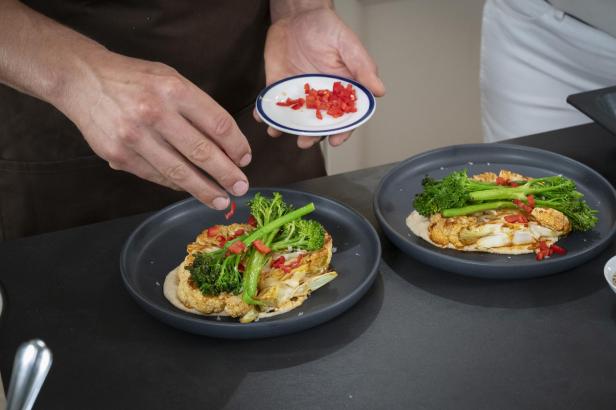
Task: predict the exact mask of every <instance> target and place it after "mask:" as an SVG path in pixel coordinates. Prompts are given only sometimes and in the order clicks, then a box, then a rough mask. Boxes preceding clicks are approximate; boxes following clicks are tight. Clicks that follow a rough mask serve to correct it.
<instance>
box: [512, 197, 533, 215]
mask: <svg viewBox="0 0 616 410" xmlns="http://www.w3.org/2000/svg"><path fill="white" fill-rule="evenodd" d="M513 203H514V204H515V206H517V207H518V208H520V210H522V211H524V212H526V213H527V214H529V213H531V212H532V211H533V208H531V207H530V206H528V205H526V204H525V203H524V202H522V201H520V200H519V199H514V200H513Z"/></svg>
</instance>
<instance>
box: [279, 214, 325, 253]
mask: <svg viewBox="0 0 616 410" xmlns="http://www.w3.org/2000/svg"><path fill="white" fill-rule="evenodd" d="M324 240H325V229H323V226H322V225H321V224H320V223H318V222H317V221H315V220H304V219H296V220H294V221H291V222H288V223H287V224H285V225H284V226H283V227H282V232H281V233H280V235H278V237H277V238H276V240H275V241H274V243H272V245H271V249H272V250H273V251H280V250H285V249H291V250H296V249H303V250H307V251H315V250H317V249H321V248H322V247H323V242H324Z"/></svg>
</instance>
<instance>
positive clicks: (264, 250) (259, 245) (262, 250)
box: [252, 239, 272, 255]
mask: <svg viewBox="0 0 616 410" xmlns="http://www.w3.org/2000/svg"><path fill="white" fill-rule="evenodd" d="M252 246H254V247H255V249H256V250H257V251H259V252H260V253H262V254H263V255H267V254H268V253H270V252H271V251H272V250H271V249H270V248H269V246H267V245H266V244H264V243H263V241H262V240H261V239H257V240H256V241H254V242H253V243H252Z"/></svg>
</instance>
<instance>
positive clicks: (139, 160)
mask: <svg viewBox="0 0 616 410" xmlns="http://www.w3.org/2000/svg"><path fill="white" fill-rule="evenodd" d="M109 166H110V167H111V168H112V169H115V170H117V171H127V172H130V173H131V174H134V175H136V176H138V177H139V178H142V179H145V180H147V181H150V182H153V183H155V184H158V185H162V186H166V187H167V188H171V189H174V190H176V191H180V190H181V188H180V187H179V186H177V185H176V184H174V183H172V182H171V181H169V180H168V179H166V178H165V177H163V176H162V175H161V173H160V172H158V171H157V170H156V168H154V167H153V166H152V165H150V163H149V162H147V161H146V160H145V159H144V158H143V157H141V156H139V155H136V154H134V155H130V156H129V157H127V159H126V161H125V162H123V163H118V162H109Z"/></svg>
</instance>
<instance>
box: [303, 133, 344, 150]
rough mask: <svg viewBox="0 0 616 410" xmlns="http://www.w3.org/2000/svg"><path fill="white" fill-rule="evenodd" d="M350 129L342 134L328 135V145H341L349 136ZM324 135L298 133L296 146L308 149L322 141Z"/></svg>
mask: <svg viewBox="0 0 616 410" xmlns="http://www.w3.org/2000/svg"><path fill="white" fill-rule="evenodd" d="M351 134H352V131H349V132H345V133H342V134H336V135H330V136H329V137H328V140H329V145H331V146H332V147H337V146H339V145H342V144H343V143H344V142H345V141H346V140H348V139H349V138H351ZM325 138H326V137H308V136H305V135H300V136H299V137H297V146H298V147H300V148H301V149H308V148H310V147H312V146H313V145H316V144H318V143H320V142H321V141H323V140H324V139H325Z"/></svg>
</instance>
